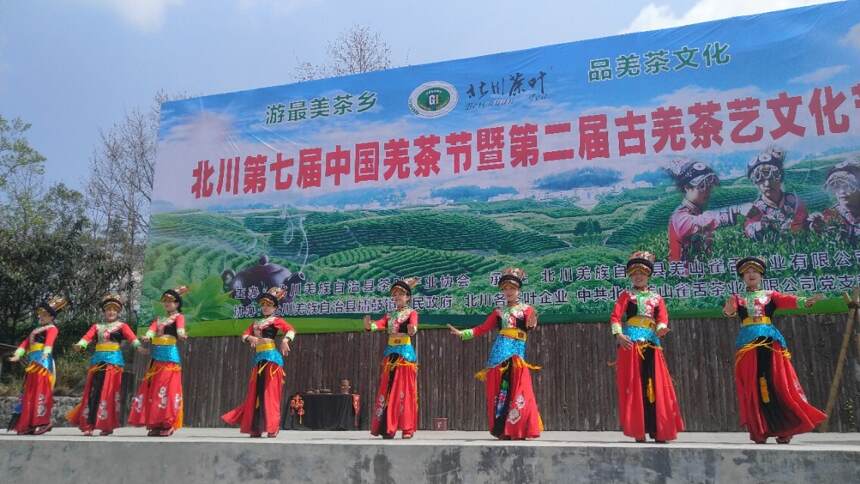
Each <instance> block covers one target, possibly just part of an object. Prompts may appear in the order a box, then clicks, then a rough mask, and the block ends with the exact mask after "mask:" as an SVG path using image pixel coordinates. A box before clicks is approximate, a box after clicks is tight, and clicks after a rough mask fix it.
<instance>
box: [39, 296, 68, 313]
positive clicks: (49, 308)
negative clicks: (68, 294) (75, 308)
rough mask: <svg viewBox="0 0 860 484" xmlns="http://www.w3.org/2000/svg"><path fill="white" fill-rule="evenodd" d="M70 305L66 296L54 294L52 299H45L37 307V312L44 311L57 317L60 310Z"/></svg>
mask: <svg viewBox="0 0 860 484" xmlns="http://www.w3.org/2000/svg"><path fill="white" fill-rule="evenodd" d="M68 305H69V301H68V300H67V299H66V298H64V297H60V296H54V297H52V298H51V299H48V300H47V301H43V302H42V303H41V304H39V305H38V306H37V307H36V314H39V313H43V312H44V313H48V314H50V315H51V316H52V317H54V318H56V317H57V313H58V312H60V311H61V310H62V309H64V308H65V307H66V306H68Z"/></svg>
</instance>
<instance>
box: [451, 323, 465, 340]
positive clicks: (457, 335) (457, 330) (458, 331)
mask: <svg viewBox="0 0 860 484" xmlns="http://www.w3.org/2000/svg"><path fill="white" fill-rule="evenodd" d="M448 332H449V333H451V334H453V335H454V336H456V337H458V338H459V337H461V336H462V335H463V332H462V331H460V330H459V329H457V328H455V327H453V326H451V325H450V324H449V325H448Z"/></svg>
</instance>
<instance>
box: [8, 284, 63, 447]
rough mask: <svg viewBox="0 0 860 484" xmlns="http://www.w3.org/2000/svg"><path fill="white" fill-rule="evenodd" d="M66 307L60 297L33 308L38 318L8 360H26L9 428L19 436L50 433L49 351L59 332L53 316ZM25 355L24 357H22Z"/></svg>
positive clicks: (52, 376)
mask: <svg viewBox="0 0 860 484" xmlns="http://www.w3.org/2000/svg"><path fill="white" fill-rule="evenodd" d="M67 305H68V301H66V300H65V299H63V298H62V297H54V298H51V299H50V300H48V301H45V302H43V303H42V304H40V305H39V306H38V307H37V308H36V316H37V317H38V318H39V326H37V327H36V328H35V329H34V330H33V331H30V334H29V335H28V336H27V339H25V340H24V341H23V342H21V344H20V345H18V349H17V350H15V354H14V355H12V357H11V358H9V361H13V362H15V361H20V360H21V358H24V357H26V362H27V366H26V368H25V370H24V373H25V376H24V390H23V392H22V395H21V398H20V402H19V405H20V411H18V412H16V413H15V415H14V416H13V421H11V422H10V423H9V429H10V430H11V429H12V428H14V429H15V431H16V432H18V433H19V434H32V435H41V434H44V433H45V432H47V431H49V430H51V428H52V424H51V410H52V409H53V408H54V381H55V380H56V369H55V368H54V358H53V356H52V355H53V349H54V342H55V341H56V340H57V334H58V333H59V330H58V329H57V325H56V318H57V313H58V312H59V311H61V310H62V309H63V308H65V307H66V306H67ZM25 355H26V356H25Z"/></svg>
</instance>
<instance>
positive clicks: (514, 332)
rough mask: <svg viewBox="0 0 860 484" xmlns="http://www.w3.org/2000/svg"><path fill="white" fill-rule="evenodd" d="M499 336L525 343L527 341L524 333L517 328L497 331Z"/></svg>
mask: <svg viewBox="0 0 860 484" xmlns="http://www.w3.org/2000/svg"><path fill="white" fill-rule="evenodd" d="M499 334H501V335H502V336H507V337H508V338H512V339H518V340H520V341H526V340H527V339H528V335H526V332H525V331H523V330H521V329H518V328H504V329H502V330H500V331H499Z"/></svg>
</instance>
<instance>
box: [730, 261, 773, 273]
mask: <svg viewBox="0 0 860 484" xmlns="http://www.w3.org/2000/svg"><path fill="white" fill-rule="evenodd" d="M735 269H737V271H738V275H739V276H743V275H744V272H746V271H747V270H749V269H753V270H755V271H756V272H758V273H760V274H762V275H764V273H765V270H767V264H766V263H765V262H764V259H761V258H759V257H744V258H743V259H741V260H739V261H738V263H737V264H735Z"/></svg>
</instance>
